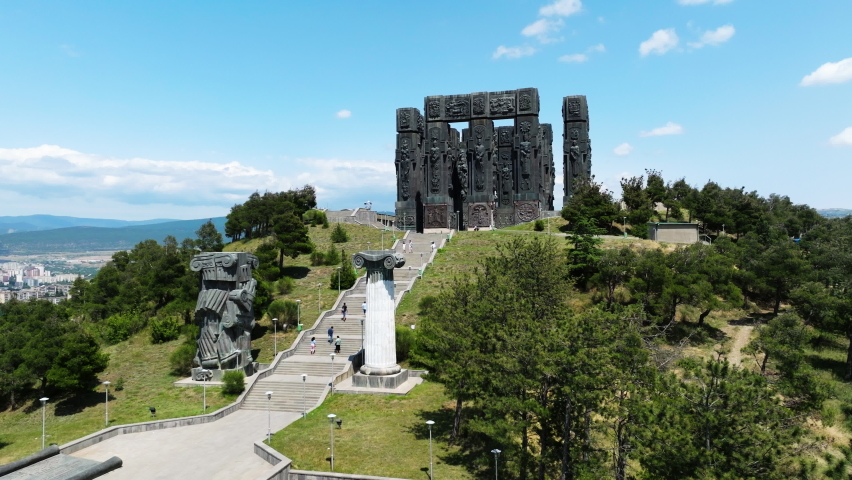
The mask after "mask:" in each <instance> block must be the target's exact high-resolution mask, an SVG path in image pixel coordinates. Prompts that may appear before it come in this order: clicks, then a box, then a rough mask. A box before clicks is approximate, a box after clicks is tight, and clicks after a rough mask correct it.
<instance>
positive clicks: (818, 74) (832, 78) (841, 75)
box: [799, 57, 852, 87]
mask: <svg viewBox="0 0 852 480" xmlns="http://www.w3.org/2000/svg"><path fill="white" fill-rule="evenodd" d="M849 80H852V57H849V58H846V59H843V60H841V61H839V62H836V63H832V62H828V63H824V64H822V65H821V66H820V67H819V68H817V69H816V70H814V71H813V73H811V74H810V75H806V76H805V78H803V79H802V82H801V83H800V84H799V85H801V86H803V87H808V86H811V85H826V84H829V83H843V82H848V81H849Z"/></svg>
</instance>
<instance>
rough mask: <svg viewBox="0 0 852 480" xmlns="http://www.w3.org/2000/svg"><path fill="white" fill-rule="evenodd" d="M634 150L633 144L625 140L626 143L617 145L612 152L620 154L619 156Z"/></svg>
mask: <svg viewBox="0 0 852 480" xmlns="http://www.w3.org/2000/svg"><path fill="white" fill-rule="evenodd" d="M632 151H633V145H630V144H629V143H626V142H625V143H622V144H621V145H619V146H617V147H615V148H614V149H613V150H612V153H614V154H616V155H618V156H619V157H624V156H626V155H630V152H632Z"/></svg>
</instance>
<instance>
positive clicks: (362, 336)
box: [361, 267, 410, 350]
mask: <svg viewBox="0 0 852 480" xmlns="http://www.w3.org/2000/svg"><path fill="white" fill-rule="evenodd" d="M409 268H410V267H409ZM361 350H364V319H363V318H362V319H361Z"/></svg>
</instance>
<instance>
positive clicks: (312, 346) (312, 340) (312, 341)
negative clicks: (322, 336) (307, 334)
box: [311, 337, 317, 355]
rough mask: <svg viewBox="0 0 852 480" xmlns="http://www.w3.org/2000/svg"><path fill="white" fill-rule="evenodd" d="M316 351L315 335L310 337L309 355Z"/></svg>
mask: <svg viewBox="0 0 852 480" xmlns="http://www.w3.org/2000/svg"><path fill="white" fill-rule="evenodd" d="M316 351H317V337H311V355H313V354H314V352H316Z"/></svg>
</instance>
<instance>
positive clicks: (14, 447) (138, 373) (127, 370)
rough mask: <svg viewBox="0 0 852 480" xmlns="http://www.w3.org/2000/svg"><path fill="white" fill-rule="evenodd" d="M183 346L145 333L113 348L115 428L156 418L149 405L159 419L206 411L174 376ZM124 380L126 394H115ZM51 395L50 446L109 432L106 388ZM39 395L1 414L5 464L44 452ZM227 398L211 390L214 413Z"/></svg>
mask: <svg viewBox="0 0 852 480" xmlns="http://www.w3.org/2000/svg"><path fill="white" fill-rule="evenodd" d="M181 342H182V340H176V341H173V342H168V343H164V344H160V345H152V344H151V343H150V333H149V332H148V331H143V332H141V333H139V334H137V335H135V336H134V337H132V338H131V339H130V340H128V341H126V342H121V343H119V344H117V345H113V346H111V347H107V348H105V349H104V350H105V351H106V352H107V353H109V354H110V362H109V368H107V370H106V371H105V372H104V373H103V374H101V376H100V378H101V380H109V381H110V382H112V385H110V399H109V417H110V425H121V424H128V423H136V422H144V421H148V420H151V415H150V413H149V412H148V407H149V406H152V407H155V408H156V409H157V418H158V419H164V418H175V417H186V416H191V415H200V414H201V413H202V389H201V388H200V387H196V388H178V387H174V386H173V385H172V382H174V381H175V380H179V377H177V376H173V375H171V374H169V373H168V371H169V369H170V367H169V362H168V358H169V355H170V354H171V352H172V351H174V350H175V349H176V348H177V347H178V346H179V345H180V343H181ZM119 378H123V379H124V390H122V391H118V392H117V391H115V388H114V387H115V384H116V382H117V381H118V379H119ZM48 396H50V397H51V399H50V401H49V402H48V404H47V412H46V413H47V415H46V417H47V421H46V424H47V428H46V432H47V435H49V437H47V444H50V443H56V444H59V445H62V444H63V443H66V442H69V441H71V440H74V439H76V438H79V437H83V436H85V435H88V434H90V433H94V432H96V431H98V430H101V429H103V428H105V426H104V390H103V387H102V386H101V387H99V388H98V389H96V390H92V391H89V392H85V393H80V394H77V395H69V396H64V397H56V396H53V395H48ZM37 398H38V395H37V394H35V393H33V394H32V395H31V396H30V397H29V398H28V399H27V400H26V402H24V404H23V405H22V406H19V408H18V409H16V410H7V411H5V412H0V464H4V463H8V462H11V461H14V460H17V459H19V458H21V457H24V456H27V455H30V454H32V453H34V452H36V451H38V450H40V449H41V407H40V402H39V401H38V399H37ZM234 398H235V397H230V398H226V397H224V396H223V395H222V393H221V391H220V389H218V388H208V391H207V411H208V413H209V412H213V411H215V410H216V409H219V408H221V407H223V406H225V405H227V404H229V403H231V402H232V401H233V400H234Z"/></svg>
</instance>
